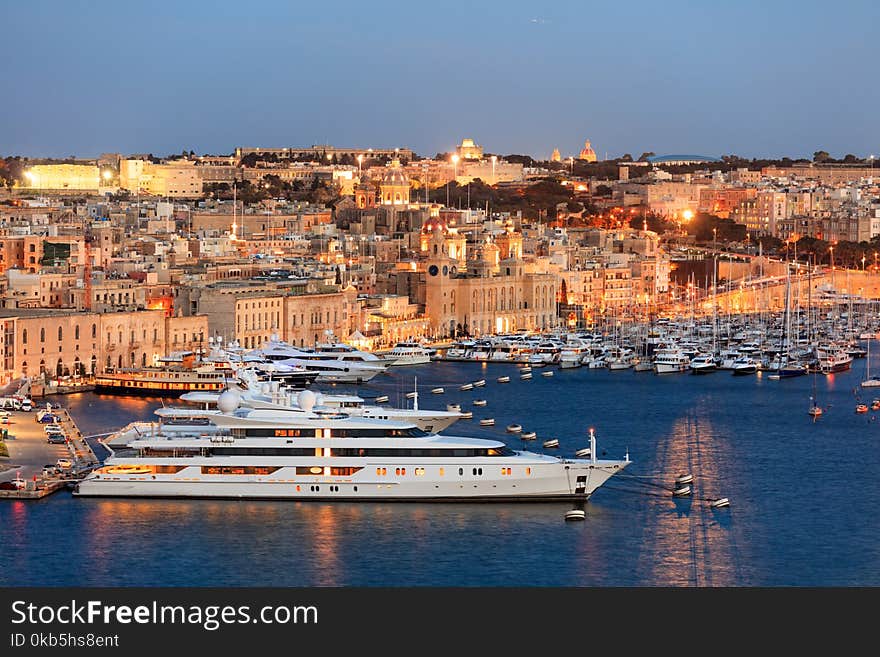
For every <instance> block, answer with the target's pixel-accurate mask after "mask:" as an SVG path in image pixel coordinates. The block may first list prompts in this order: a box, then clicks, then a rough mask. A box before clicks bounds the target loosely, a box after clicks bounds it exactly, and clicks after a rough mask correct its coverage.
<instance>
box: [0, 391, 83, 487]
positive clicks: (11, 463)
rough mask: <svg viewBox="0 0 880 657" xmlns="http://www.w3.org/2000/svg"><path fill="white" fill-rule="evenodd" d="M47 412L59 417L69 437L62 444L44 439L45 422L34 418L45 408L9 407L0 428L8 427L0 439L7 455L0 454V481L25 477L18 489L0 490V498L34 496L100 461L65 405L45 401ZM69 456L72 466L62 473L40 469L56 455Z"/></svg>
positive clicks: (77, 476) (63, 483)
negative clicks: (6, 416)
mask: <svg viewBox="0 0 880 657" xmlns="http://www.w3.org/2000/svg"><path fill="white" fill-rule="evenodd" d="M48 406H49V408H50V412H52V413H55V414H56V415H58V417H59V418H60V421H59V423H58V424H60V425H61V427H62V429H63V430H64V435H65V436H67V438H68V440H67V442H66V443H64V444H53V443H49V442H48V441H47V435H46V431H45V426H46V425H45V424H43V423H41V422H38V421H37V413H38V412H40V411H41V410H45V409H46V406H45V405H42V404H41V405H39V406H38V407H36V408H35V409H34V410H33V411H30V412H25V411H11V412H10V414H9V417H8V420H7V421H6V422H4V423H3V424H2V425H0V426H2V428H3V429H5V430H6V431H7V437H6V440H5V441H4V442H3V443H2V444H3V445H5V447H6V450H5V451H2V450H0V453H7V452H8V456H3V457H0V482H11V481H13V480H15V479H19V480H24V482H25V484H24V487H23V488H20V489H18V490H0V499H14V500H36V499H41V498H43V497H46V496H47V495H51V494H52V493H54V492H56V491H58V490H61V489H63V488H65V487H67V485H68V484H70V483H72V482H76V481H78V480H79V479H81V478H82V477H83V476H85V475H86V474H87V473H88V472H90V471H91V470H92V469H93V468H95V467H97V466H98V465H100V460H99V459H98V457H97V456H96V455H95V453H94V452H93V451H92V448H91V447H90V446H89V444H88V442H87V441H86V439H85V437H84V436H83V435H82V432H81V431H80V430H79V427H78V426H77V425H76V422H75V421H74V420H73V418H72V417H70V414H69V413H68V412H67V410H66V409H63V408H56V407H55V405H54V404H52V403H51V402H50V403H49V404H48ZM60 458H66V459H69V460H70V461H71V462H72V464H73V466H72V467H71V468H70V469H68V470H67V471H65V472H63V473H62V474H53V475H47V474H45V473H44V472H43V468H44V466H46V465H54V464H55V463H56V462H57V461H58V459H60Z"/></svg>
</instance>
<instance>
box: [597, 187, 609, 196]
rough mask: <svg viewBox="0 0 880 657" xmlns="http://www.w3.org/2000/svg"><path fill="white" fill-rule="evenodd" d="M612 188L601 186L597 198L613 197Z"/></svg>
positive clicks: (598, 188)
mask: <svg viewBox="0 0 880 657" xmlns="http://www.w3.org/2000/svg"><path fill="white" fill-rule="evenodd" d="M611 192H612V190H611V187H609V186H608V185H599V186H598V187H596V196H611Z"/></svg>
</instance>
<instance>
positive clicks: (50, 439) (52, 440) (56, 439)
mask: <svg viewBox="0 0 880 657" xmlns="http://www.w3.org/2000/svg"><path fill="white" fill-rule="evenodd" d="M46 442H47V443H49V444H51V445H64V444H65V443H66V442H67V436H65V435H64V434H63V433H50V434H49V435H47V436H46Z"/></svg>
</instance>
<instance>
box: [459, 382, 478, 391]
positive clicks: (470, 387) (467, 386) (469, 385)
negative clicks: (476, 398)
mask: <svg viewBox="0 0 880 657" xmlns="http://www.w3.org/2000/svg"><path fill="white" fill-rule="evenodd" d="M473 389H474V384H473V383H465V384H464V385H463V386H461V387H460V388H459V390H473Z"/></svg>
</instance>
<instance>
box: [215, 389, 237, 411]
mask: <svg viewBox="0 0 880 657" xmlns="http://www.w3.org/2000/svg"><path fill="white" fill-rule="evenodd" d="M239 403H241V398H240V397H239V396H238V393H237V392H235V391H234V390H227V391H226V392H223V393H221V394H220V397H218V398H217V408H219V409H220V412H221V413H225V414H227V415H228V414H230V413H233V412H235V409H237V408H238V405H239Z"/></svg>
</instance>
